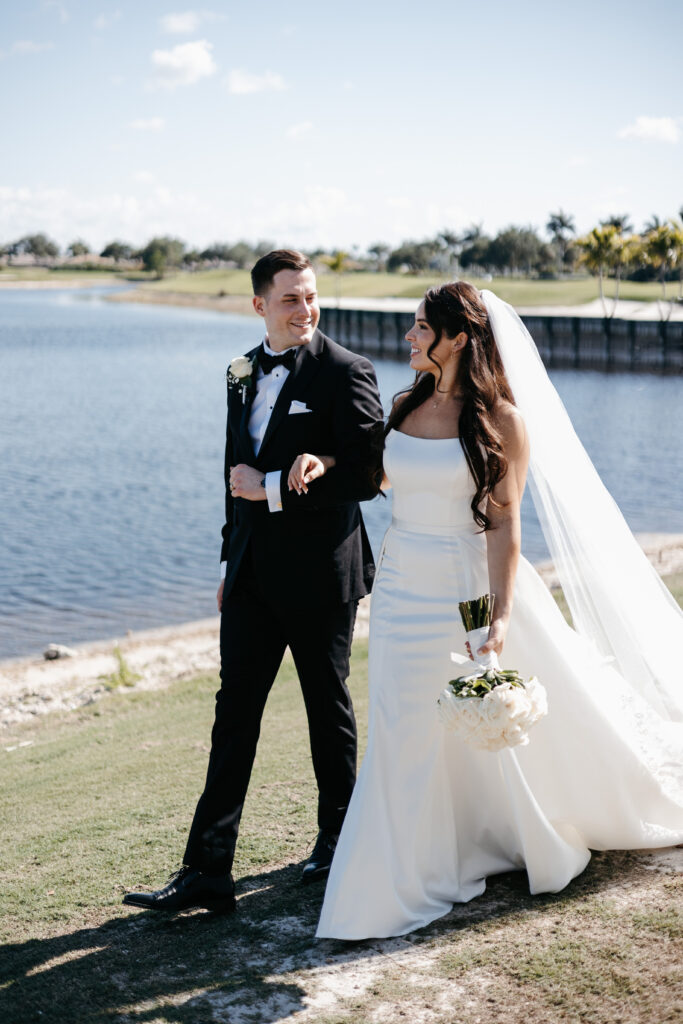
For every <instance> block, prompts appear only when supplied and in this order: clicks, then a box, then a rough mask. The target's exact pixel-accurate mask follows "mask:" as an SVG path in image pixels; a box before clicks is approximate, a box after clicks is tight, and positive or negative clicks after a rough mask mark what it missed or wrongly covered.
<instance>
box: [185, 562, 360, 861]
mask: <svg viewBox="0 0 683 1024" xmlns="http://www.w3.org/2000/svg"><path fill="white" fill-rule="evenodd" d="M316 597H317V598H318V600H317V601H316V600H315V598H316ZM357 604H358V602H357V601H349V602H336V603H331V602H329V601H327V600H326V599H325V595H324V594H323V595H307V597H306V600H305V601H303V602H302V601H298V600H296V599H290V600H284V601H283V600H282V599H281V598H280V599H279V600H278V599H276V598H275V597H274V596H273V594H272V593H271V592H269V588H268V581H267V580H263V579H262V580H259V579H258V578H257V574H256V572H255V567H254V560H253V558H252V556H251V551H250V550H249V549H248V550H247V551H246V552H245V555H244V557H243V559H242V565H241V566H240V570H239V573H238V576H237V578H236V580H235V583H234V585H233V588H232V590H231V592H230V594H229V595H228V597H227V598H226V599H225V600H224V601H223V609H222V614H221V639H220V643H221V688H220V690H219V691H218V693H217V694H216V718H215V722H214V726H213V730H212V734H211V753H210V756H209V767H208V772H207V776H206V784H205V787H204V792H203V793H202V796H201V797H200V800H199V803H198V804H197V809H196V811H195V815H194V820H193V822H192V827H191V829H190V835H189V838H188V842H187V847H186V850H185V855H184V858H183V860H184V863H185V864H188V865H190V866H191V867H195V868H198V869H200V870H202V871H204V872H206V873H207V874H223V873H226V872H228V871H230V869H231V867H232V861H233V857H234V853H235V844H236V841H237V833H238V829H239V822H240V817H241V814H242V808H243V806H244V800H245V797H246V793H247V787H248V785H249V777H250V775H251V769H252V765H253V762H254V756H255V754H256V744H257V741H258V738H259V732H260V728H261V718H262V715H263V709H264V707H265V703H266V699H267V697H268V693H269V692H270V688H271V686H272V685H273V682H274V680H275V676H276V675H277V672H278V669H279V667H280V663H281V662H282V658H283V656H284V653H285V650H286V648H287V646H289V648H290V650H291V652H292V657H293V659H294V664H295V666H296V670H297V673H298V675H299V682H300V684H301V689H302V692H303V697H304V703H305V706H306V713H307V716H308V730H309V736H310V743H311V754H312V758H313V768H314V771H315V776H316V780H317V783H318V794H319V796H318V826H319V828H321V829H330V830H331V831H333V832H339V830H340V828H341V825H342V822H343V820H344V815H345V814H346V809H347V807H348V804H349V800H350V799H351V792H352V790H353V786H354V783H355V780H356V746H357V744H356V721H355V718H354V713H353V707H352V705H351V697H350V695H349V691H348V688H347V685H346V680H347V677H348V674H349V655H350V651H351V640H352V636H353V626H354V622H355V617H356V608H357Z"/></svg>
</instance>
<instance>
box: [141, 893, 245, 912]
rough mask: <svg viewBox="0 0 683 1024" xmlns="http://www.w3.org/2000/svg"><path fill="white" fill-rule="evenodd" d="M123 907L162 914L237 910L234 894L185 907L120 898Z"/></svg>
mask: <svg viewBox="0 0 683 1024" xmlns="http://www.w3.org/2000/svg"><path fill="white" fill-rule="evenodd" d="M122 903H123V905H124V906H125V907H137V909H138V910H156V912H157V913H162V914H182V913H183V911H185V910H208V911H210V912H211V913H212V914H216V916H220V915H224V914H232V913H233V912H234V911H235V910H237V901H236V900H235V898H234V896H231V897H230V898H229V899H225V900H214V901H213V902H212V903H192V904H191V905H189V906H187V907H163V906H159V905H158V904H155V903H137V902H136V901H135V900H127V899H124V900H122Z"/></svg>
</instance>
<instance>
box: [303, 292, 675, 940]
mask: <svg viewBox="0 0 683 1024" xmlns="http://www.w3.org/2000/svg"><path fill="white" fill-rule="evenodd" d="M515 321H516V317H515V315H514V313H513V312H512V310H510V307H507V306H505V304H504V303H501V302H500V300H497V299H496V297H495V296H493V295H491V293H479V292H478V291H477V290H476V289H475V288H473V287H472V286H471V285H467V284H465V283H458V284H450V285H445V286H443V287H442V288H439V289H433V290H432V291H430V292H428V293H427V295H426V296H425V300H424V301H423V302H422V303H421V305H420V307H419V309H418V311H417V314H416V321H415V325H414V326H413V328H412V329H411V331H410V332H409V333H408V335H407V340H408V341H409V342H410V345H411V358H410V364H411V367H412V368H413V369H414V370H416V371H417V376H416V381H415V384H414V385H413V387H412V388H411V389H409V390H408V391H406V392H404V393H403V395H402V396H400V397H399V399H398V401H397V402H396V403H395V405H394V408H393V410H392V413H391V415H390V418H389V424H388V431H387V437H386V449H385V461H384V467H385V482H386V483H387V484H388V485H390V486H391V487H392V488H393V519H392V524H391V526H390V527H389V529H388V531H387V534H386V537H385V540H384V544H383V547H382V552H381V555H380V558H379V561H378V566H377V576H376V580H375V584H374V588H373V593H372V608H371V624H370V648H369V687H370V710H369V736H368V746H367V752H366V754H365V758H364V761H363V764H362V767H361V770H360V773H359V777H358V781H357V784H356V788H355V790H354V793H353V798H352V801H351V805H350V807H349V810H348V813H347V816H346V819H345V822H344V826H343V829H342V832H341V835H340V838H339V841H338V845H337V849H336V852H335V856H334V860H333V863H332V868H331V872H330V876H329V880H328V883H327V889H326V893H325V900H324V905H323V908H322V912H321V915H320V922H319V925H318V930H317V935H318V936H319V937H330V938H338V939H364V938H369V937H386V936H393V935H402V934H405V933H407V932H410V931H413V930H414V929H416V928H421V927H423V926H425V925H427V924H429V923H430V922H431V921H433V920H434V919H436V918H438V917H440V916H441V915H443V914H446V913H447V912H448V911H450V910H451V908H452V906H453V904H454V903H459V902H466V901H468V900H471V899H472V898H473V897H475V896H478V895H479V894H481V893H482V892H483V891H484V889H485V886H486V878H487V877H488V876H489V875H494V874H497V873H499V872H503V871H510V870H514V869H524V870H526V872H527V875H528V880H529V888H530V890H531V892H532V893H540V892H556V891H558V890H560V889H562V888H564V887H565V886H566V885H567V884H568V883H569V882H570V881H571V879H572V878H574V877H576V876H577V875H578V874H579V873H580V872H581V871H583V869H584V868H585V867H586V865H587V863H588V861H589V859H590V852H589V851H590V850H591V849H595V850H600V849H635V848H646V847H662V846H670V845H672V844H676V843H680V842H681V841H683V791H682V787H681V775H680V753H681V749H682V748H681V742H680V741H681V728H682V727H681V725H680V724H679V723H677V722H674V721H673V719H675V718H676V717H679V713H678V711H677V710H676V696H677V694H676V691H677V688H678V687H680V682H681V680H680V672H679V670H677V669H676V670H674V676H675V678H674V679H673V681H672V679H671V675H670V674H669V677H668V678H665V679H663V681H662V679H661V678H659V677H658V673H657V671H656V669H657V667H658V666H657V665H655V669H652V668H651V665H652V664H654V663H656V662H657V654H656V652H654V651H653V653H652V654H651V655H650V654H648V652H647V651H646V652H645V654H644V653H643V650H642V645H640V646H639V647H638V653H637V655H636V654H633V655H631V653H630V648H629V644H630V643H632V642H633V631H634V627H632V626H630V625H629V623H628V622H626V620H624V619H620V618H619V616H618V615H617V613H616V612H615V611H614V607H615V602H616V605H617V606H619V602H620V601H621V600H622V598H623V599H624V600H626V601H628V600H629V594H628V593H626V594H618V595H616V597H615V596H614V594H613V588H616V587H618V586H619V585H620V581H618V580H617V579H614V580H612V582H611V583H609V584H608V585H607V586H605V585H604V582H603V584H602V588H601V587H600V585H599V584H598V583H595V582H593V584H591V581H590V579H588V584H586V578H587V577H590V572H589V570H588V568H587V564H586V563H588V562H590V564H591V568H593V569H595V570H596V571H597V572H598V573H599V572H601V571H605V572H606V571H608V569H609V568H610V563H609V560H608V562H607V563H605V564H606V566H607V568H604V567H603V566H602V562H601V559H602V557H603V555H602V554H601V553H596V554H595V556H594V557H591V558H589V557H587V554H586V550H587V549H588V550H589V549H590V545H591V544H592V543H593V539H595V538H597V540H598V544H599V545H600V531H601V530H606V531H607V536H608V538H611V543H613V544H614V546H615V550H614V551H613V552H612V554H613V555H614V557H615V558H616V559H617V560H618V561H620V562H621V563H623V559H624V557H625V555H624V551H623V550H620V548H619V544H620V543H621V542H622V541H623V543H624V544H626V546H627V548H628V558H631V559H635V562H636V569H637V573H636V575H637V574H638V573H641V574H644V575H643V577H642V578H641V577H638V580H637V584H638V585H639V593H640V592H641V591H642V589H643V587H645V589H646V590H647V588H648V587H654V591H650V590H648V591H647V593H646V594H645V595H644V601H649V603H650V605H652V604H653V602H654V603H655V604H656V602H657V601H659V602H661V604H660V605H659V606H658V609H659V618H658V619H657V624H658V625H659V626H661V629H662V630H665V631H666V633H667V638H668V639H667V642H668V643H669V644H670V645H672V647H673V649H676V643H678V644H680V643H681V642H683V629H682V628H681V624H682V623H683V618H682V617H681V616H680V614H679V612H678V609H677V607H675V606H673V602H671V601H669V600H668V599H667V597H666V596H665V594H664V593H663V588H662V589H661V590H660V589H659V583H658V582H653V581H652V580H651V579H650V577H649V576H648V575H647V574H648V573H650V572H652V574H653V575H654V573H653V571H652V570H650V567H649V566H647V568H646V569H644V568H643V566H642V564H641V563H640V562H639V561H638V555H637V554H635V553H634V550H633V548H632V547H631V546H630V541H627V540H624V539H623V538H622V537H621V534H620V532H619V531H620V530H621V525H620V526H619V529H617V528H616V526H615V524H614V522H613V521H611V520H610V518H609V517H610V516H617V517H618V518H619V520H620V523H623V520H621V517H620V514H619V513H618V510H616V507H615V506H611V505H610V502H611V499H607V505H606V506H605V508H606V511H605V512H604V515H605V516H606V517H607V520H608V521H607V522H604V521H603V519H602V514H603V509H602V507H601V504H600V503H601V501H602V494H600V496H598V495H597V491H596V494H595V495H592V493H591V487H593V486H595V487H598V486H599V487H602V485H600V484H599V481H598V482H597V484H596V483H595V481H594V480H593V477H592V476H591V474H594V470H593V469H592V466H590V463H589V462H588V460H587V456H586V455H585V452H583V449H581V459H585V460H586V461H587V462H588V466H589V467H590V469H588V468H586V466H585V465H584V463H583V462H581V463H580V467H581V472H582V473H584V474H588V476H587V477H586V479H583V481H582V479H581V477H580V476H579V475H577V477H576V479H573V480H571V487H570V488H569V491H571V492H572V493H573V491H572V488H573V487H575V486H579V484H582V486H583V493H582V494H577V495H576V502H579V503H580V502H581V500H583V499H585V501H587V502H589V503H590V502H591V500H592V501H593V505H594V506H595V507H594V509H593V511H592V512H591V510H589V511H588V512H586V513H584V512H583V511H582V512H581V513H580V514H579V513H577V512H576V510H575V509H574V508H573V507H572V508H571V509H570V508H569V506H570V505H573V504H574V499H573V498H571V497H570V498H569V499H567V501H566V503H565V504H563V500H564V498H565V497H566V495H563V493H562V488H563V484H557V481H556V479H555V478H554V474H555V473H556V471H557V472H558V473H559V476H558V477H557V479H559V478H560V476H561V478H562V480H564V479H565V477H566V475H567V474H569V475H570V479H571V474H572V473H573V472H574V471H575V470H576V466H575V465H574V463H573V462H572V452H573V448H572V447H571V446H573V445H574V442H575V443H576V445H578V447H579V448H580V444H579V442H578V439H576V437H575V435H573V432H571V427H569V428H568V429H569V431H570V433H572V435H573V436H572V439H571V445H570V441H569V440H568V441H567V446H566V448H565V447H563V444H564V441H563V438H564V435H563V430H565V429H566V428H567V424H568V421H567V423H566V424H565V423H560V421H559V420H558V419H557V417H558V416H559V417H561V415H562V413H563V410H562V412H561V413H560V412H558V410H557V409H556V408H555V407H554V406H551V405H548V407H547V408H546V407H545V406H543V389H544V388H546V387H547V388H549V389H550V392H552V396H554V397H552V401H553V402H554V401H555V400H557V402H558V403H559V399H557V396H556V394H555V392H554V389H552V385H551V384H550V382H549V381H548V378H547V375H545V371H544V370H543V369H542V367H540V362H538V360H537V359H536V355H535V352H534V359H535V360H536V362H534V363H529V364H528V365H527V364H525V363H524V358H526V356H525V357H524V358H523V357H522V354H521V351H520V350H519V349H517V348H515V346H519V345H521V341H520V340H519V338H517V337H515V338H514V339H513V340H514V345H513V349H512V357H511V354H510V348H509V345H508V347H507V348H506V347H505V346H504V345H503V344H502V342H503V340H504V339H503V334H504V333H505V331H506V330H508V328H511V327H512V326H514V329H515V330H516V331H520V330H521V331H522V332H524V334H526V332H525V331H524V328H523V327H521V322H519V321H516V323H515ZM494 326H495V327H496V330H495V332H494V330H493V328H494ZM509 341H510V335H508V336H507V342H509ZM529 342H530V339H529V338H528V335H526V338H525V340H524V344H525V345H527V344H529ZM531 345H532V347H533V343H531ZM518 361H519V365H517V363H518ZM519 371H521V372H519ZM534 374H536V375H538V374H542V375H543V378H544V379H543V380H542V379H541V377H540V376H538V378H537V379H535V378H534ZM546 382H547V383H546ZM527 387H531V390H532V393H531V394H530V395H528V396H527V394H526V392H525V388H527ZM550 392H548V394H550ZM519 396H522V400H521V401H520V397H519ZM539 403H540V404H541V406H542V409H541V413H540V420H539V422H540V429H539V426H538V424H537V423H536V422H535V411H534V410H535V409H536V407H537V405H538V404H539ZM516 406H517V407H516ZM519 406H523V408H522V409H521V412H520V411H519V408H518V407H519ZM560 408H561V406H560ZM553 417H555V418H553ZM558 424H559V425H558ZM548 431H550V432H551V433H553V432H554V433H555V434H556V436H553V437H550V438H548V437H547V436H546V435H547V432H548ZM545 444H549V449H548V452H549V455H548V459H547V463H544V456H543V448H544V445H545ZM530 446H531V460H532V461H531V469H532V482H533V483H534V484H535V488H534V496H535V498H536V500H537V507H538V508H539V510H542V506H543V501H546V502H547V505H548V507H549V508H551V509H552V511H551V512H549V513H548V515H543V514H541V520H542V524H543V526H544V529H546V536H547V537H548V539H549V543H550V546H551V550H552V551H553V554H554V555H555V556H556V564H559V566H560V575H561V578H562V579H563V583H564V584H565V591H566V593H567V595H568V598H569V600H570V605H571V607H572V612H573V613H574V621H575V623H577V619H578V620H579V623H578V624H577V630H576V631H575V630H574V629H572V628H570V626H568V625H567V624H566V622H565V620H564V618H563V616H562V614H561V613H560V611H559V609H558V607H557V605H556V603H555V601H554V599H553V597H552V595H551V594H550V592H549V590H548V589H547V587H546V586H545V584H544V583H543V582H542V580H541V579H540V577H539V576H538V575H537V573H536V572H535V571H534V569H533V568H532V567H531V565H530V564H529V563H528V562H527V561H526V560H525V559H524V558H520V557H519V549H520V520H519V506H520V501H521V497H522V492H523V490H524V485H525V477H526V472H527V461H528V458H529V447H530ZM554 446H555V447H556V450H555V451H553V447H554ZM535 453H536V454H537V455H538V458H537V461H534V458H535ZM575 454H576V453H575V452H574V455H575ZM556 460H559V461H560V463H562V462H564V463H565V464H564V465H560V466H559V467H556V465H555V463H556ZM576 465H579V463H577V464H576ZM544 467H545V469H544ZM547 467H550V468H547ZM576 472H577V474H578V472H579V471H578V470H576ZM595 480H597V475H595ZM313 486H315V485H314V484H313ZM554 488H555V489H554ZM603 490H604V489H603ZM584 514H585V516H587V529H586V530H585V536H584V534H583V533H582V526H581V524H580V523H579V520H581V517H582V516H584ZM572 515H575V518H572ZM591 516H592V517H593V518H592V519H591ZM558 520H559V521H560V525H559V526H558ZM584 525H585V524H584ZM482 527H484V529H482ZM623 529H624V530H625V531H626V534H628V538H630V533H628V530H627V528H626V527H625V524H624V526H623ZM563 530H564V531H565V532H564V533H563ZM626 534H624V537H625V536H626ZM575 535H578V536H579V538H580V539H581V541H582V542H583V543H584V545H585V547H584V548H582V547H581V546H580V544H579V543H578V542H577V541H576V536H575ZM567 536H569V537H570V538H571V540H566V537H567ZM587 538H588V539H587ZM631 540H632V538H631ZM572 544H576V545H577V546H576V547H575V548H572V546H571V545H572ZM633 545H634V546H635V542H633ZM602 547H605V544H604V543H602ZM638 551H639V549H638ZM563 555H564V561H563ZM605 557H607V556H605ZM596 560H597V563H598V564H597V565H596V564H595V563H596ZM565 562H566V565H565V564H564V563H565ZM579 564H580V569H579V570H577V565H579ZM567 566H569V567H570V570H571V571H569V573H568V574H566V573H563V569H566V568H567ZM611 568H612V569H613V571H614V572H617V571H619V567H618V566H617V564H616V563H615V565H613V566H611ZM632 568H633V567H632ZM636 569H633V572H635V571H636ZM626 571H627V569H626V567H624V572H625V573H626ZM633 572H631V573H629V577H631V576H632V575H633ZM572 573H573V575H572ZM643 579H646V580H647V584H645V583H643ZM584 584H585V585H586V586H587V587H588V590H589V591H590V593H589V594H588V596H586V592H585V591H582V589H581V586H582V585H584ZM624 586H627V584H626V582H624ZM489 591H490V592H492V593H494V594H495V607H494V620H493V623H492V626H491V630H490V633H489V640H488V642H487V644H486V645H485V648H486V649H488V650H495V651H496V652H498V654H499V657H500V660H501V664H503V665H504V666H509V667H514V668H517V669H518V670H519V671H520V672H521V674H522V675H523V676H524V677H527V676H531V675H537V676H538V677H539V679H540V680H541V682H542V683H543V684H544V686H545V687H546V690H547V693H548V703H549V713H548V715H547V716H546V717H545V718H544V719H542V720H541V721H540V722H539V723H538V724H537V725H535V726H534V728H533V729H532V732H531V736H530V742H529V745H528V746H526V747H516V748H514V749H509V748H508V749H504V750H502V751H500V752H498V753H490V752H486V751H478V750H474V749H472V748H471V747H469V746H468V745H467V744H466V743H464V742H463V741H462V740H460V739H458V738H457V737H456V736H455V735H454V734H453V733H450V732H447V731H446V730H444V728H443V727H442V725H441V724H440V721H439V719H438V717H437V709H436V699H437V697H438V695H439V692H440V691H441V689H442V688H443V687H444V686H445V684H446V683H447V681H448V680H449V679H450V678H452V676H453V675H454V671H453V665H452V663H451V661H450V652H451V651H460V652H461V653H464V630H463V627H462V625H461V622H460V616H459V611H458V602H459V601H462V600H465V599H468V598H474V597H478V596H480V595H481V594H483V593H486V592H489ZM598 591H601V593H598ZM653 593H654V595H655V597H653V596H652V594H653ZM634 600H635V598H634ZM622 610H623V609H622ZM640 613H642V615H645V612H644V611H643V610H642V608H640V607H639V608H637V609H636V611H635V612H634V614H636V615H637V614H640ZM646 624H647V623H646ZM672 631H673V633H674V636H672V635H671V633H672ZM676 631H677V632H676ZM643 643H645V641H643ZM657 646H659V647H661V644H660V645H657V644H655V647H657ZM481 650H484V648H482V649H481ZM660 653H661V652H660ZM634 658H635V659H636V661H635V663H633V659H634ZM629 659H630V660H629ZM643 660H644V661H646V662H647V663H648V667H647V671H646V670H645V669H643V666H642V664H641V662H642V661H643ZM627 662H628V666H627V667H630V669H631V670H632V671H630V673H629V671H626V670H625V665H626V663H627ZM669 669H670V666H669V667H668V668H667V671H668V670H669ZM629 674H631V676H632V678H630V679H629V678H627V677H628V676H629ZM634 676H637V679H636V678H633V677H634ZM659 676H666V672H665V671H663V672H662V673H659ZM646 677H647V678H646ZM679 710H680V709H679Z"/></svg>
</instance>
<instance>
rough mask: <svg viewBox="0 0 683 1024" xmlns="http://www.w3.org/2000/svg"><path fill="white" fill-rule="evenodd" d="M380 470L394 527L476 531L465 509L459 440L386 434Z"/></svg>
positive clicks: (469, 486) (466, 478) (470, 484)
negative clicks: (387, 483)
mask: <svg viewBox="0 0 683 1024" xmlns="http://www.w3.org/2000/svg"><path fill="white" fill-rule="evenodd" d="M384 470H385V472H386V475H387V477H388V478H389V481H390V483H391V486H392V491H393V519H394V523H395V524H396V525H398V526H402V527H404V528H406V529H410V528H411V527H412V528H414V529H417V530H424V532H438V533H441V532H444V533H448V532H450V531H452V530H458V531H460V530H464V531H469V530H470V529H471V532H472V533H475V532H476V531H477V530H478V527H477V525H476V523H475V521H474V518H473V515H472V508H471V506H470V502H471V501H472V497H473V496H474V490H475V488H474V481H473V480H472V476H471V474H470V471H469V467H468V465H467V461H466V459H465V454H464V452H463V450H462V447H461V445H460V440H459V438H457V437H447V438H428V437H412V436H411V435H410V434H402V433H401V432H400V431H398V430H392V431H390V432H389V434H388V435H387V439H386V448H385V451H384Z"/></svg>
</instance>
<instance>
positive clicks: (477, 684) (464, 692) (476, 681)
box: [448, 668, 524, 697]
mask: <svg viewBox="0 0 683 1024" xmlns="http://www.w3.org/2000/svg"><path fill="white" fill-rule="evenodd" d="M503 683H509V684H510V686H521V687H522V689H524V680H523V679H522V677H521V676H520V674H519V672H518V671H517V670H516V669H514V668H506V669H503V668H496V669H492V668H490V669H486V671H485V672H477V673H476V674H474V675H469V676H458V678H457V679H451V681H450V682H449V684H448V685H449V686H450V688H451V690H452V691H453V693H454V694H455V696H456V697H485V696H486V694H487V693H490V692H491V690H494V689H495V688H496V686H501V685H502V684H503Z"/></svg>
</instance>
